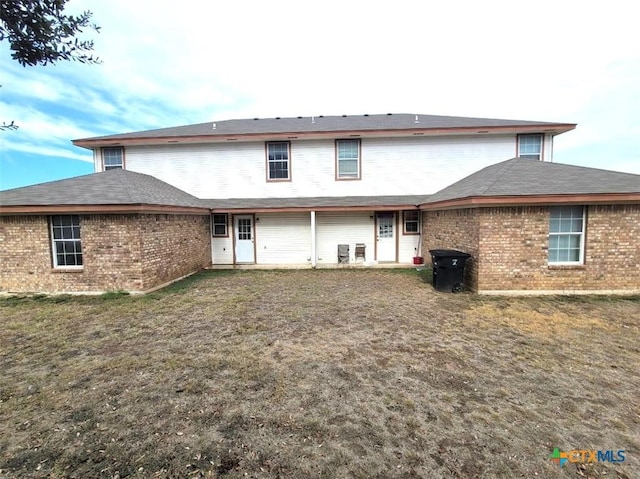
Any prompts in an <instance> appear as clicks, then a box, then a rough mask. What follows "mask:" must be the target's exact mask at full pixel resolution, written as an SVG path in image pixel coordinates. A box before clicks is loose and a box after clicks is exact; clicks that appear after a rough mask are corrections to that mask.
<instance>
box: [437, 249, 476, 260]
mask: <svg viewBox="0 0 640 479" xmlns="http://www.w3.org/2000/svg"><path fill="white" fill-rule="evenodd" d="M429 253H431V256H432V257H433V258H470V257H471V255H470V254H469V253H465V252H463V251H458V250H455V249H430V250H429Z"/></svg>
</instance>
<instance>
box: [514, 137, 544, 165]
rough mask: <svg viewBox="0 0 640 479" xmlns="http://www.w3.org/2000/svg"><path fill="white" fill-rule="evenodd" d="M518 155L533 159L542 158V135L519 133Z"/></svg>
mask: <svg viewBox="0 0 640 479" xmlns="http://www.w3.org/2000/svg"><path fill="white" fill-rule="evenodd" d="M518 156H519V157H520V158H529V159H531V160H541V159H542V135H519V136H518Z"/></svg>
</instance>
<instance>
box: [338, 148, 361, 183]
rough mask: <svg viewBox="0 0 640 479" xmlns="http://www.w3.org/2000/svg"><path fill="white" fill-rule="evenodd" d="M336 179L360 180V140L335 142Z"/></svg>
mask: <svg viewBox="0 0 640 479" xmlns="http://www.w3.org/2000/svg"><path fill="white" fill-rule="evenodd" d="M336 179H338V180H358V179H360V140H336Z"/></svg>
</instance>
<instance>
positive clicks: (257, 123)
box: [73, 113, 576, 147]
mask: <svg viewBox="0 0 640 479" xmlns="http://www.w3.org/2000/svg"><path fill="white" fill-rule="evenodd" d="M575 126H576V125H575V124H573V123H550V122H540V121H524V120H501V119H491V118H466V117H458V116H439V115H422V114H415V113H387V114H383V115H342V116H323V115H320V116H311V117H309V116H306V117H302V116H299V117H294V118H280V117H276V118H253V119H241V120H224V121H213V122H207V123H199V124H195V125H184V126H176V127H171V128H160V129H156V130H146V131H137V132H132V133H122V134H117V135H107V136H97V137H92V138H84V139H78V140H74V141H73V143H74V144H75V145H78V146H86V147H90V146H92V145H99V144H101V143H104V142H113V141H122V142H125V143H126V142H127V140H143V139H146V140H153V139H156V140H160V139H169V138H194V137H207V138H210V139H215V138H217V137H221V138H226V137H230V136H232V137H235V136H252V135H258V136H260V135H278V134H290V135H305V134H313V133H316V134H321V133H336V134H338V133H340V132H362V133H366V132H375V131H385V132H394V131H395V132H401V131H409V132H415V131H423V132H424V131H429V130H437V131H441V130H455V129H463V130H466V129H469V130H480V131H482V132H485V131H484V130H491V129H495V128H502V129H518V128H529V129H531V128H533V129H534V130H537V131H540V132H542V131H549V132H554V133H562V132H565V131H569V130H572V129H573V128H575ZM480 131H476V133H479V132H480ZM487 132H488V131H487Z"/></svg>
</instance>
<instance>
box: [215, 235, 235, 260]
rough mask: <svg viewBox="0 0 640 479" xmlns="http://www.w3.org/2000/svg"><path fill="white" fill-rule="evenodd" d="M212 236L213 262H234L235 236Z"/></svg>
mask: <svg viewBox="0 0 640 479" xmlns="http://www.w3.org/2000/svg"><path fill="white" fill-rule="evenodd" d="M231 234H232V231H229V237H228V238H216V237H213V238H211V264H233V238H232V237H231Z"/></svg>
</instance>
